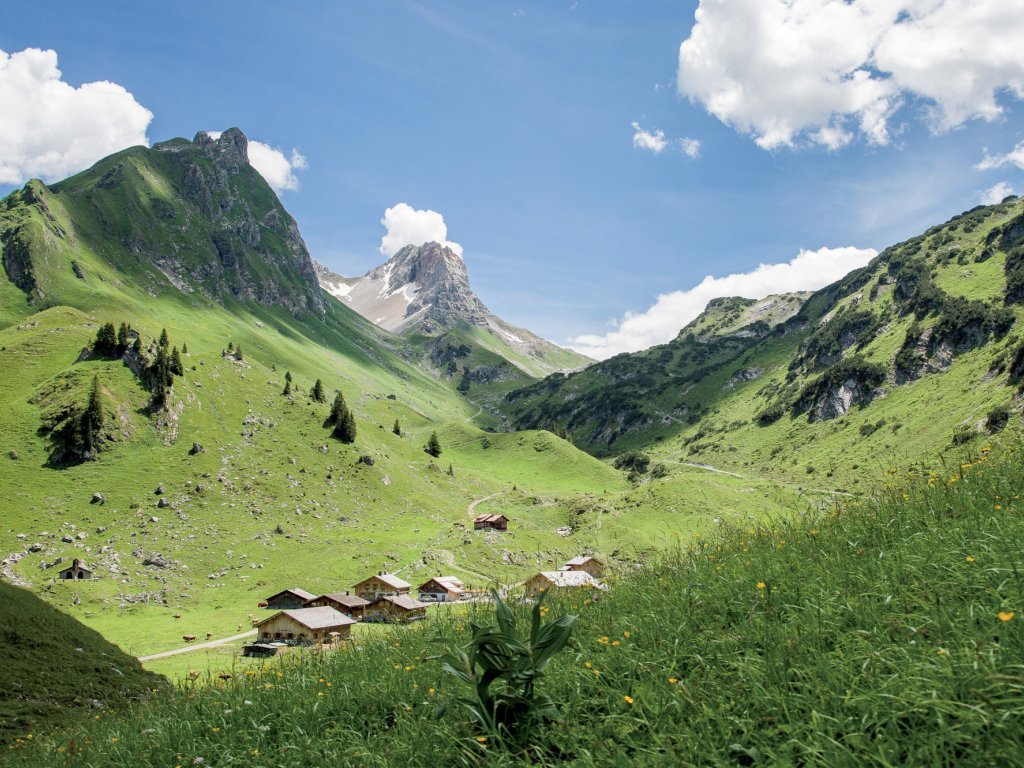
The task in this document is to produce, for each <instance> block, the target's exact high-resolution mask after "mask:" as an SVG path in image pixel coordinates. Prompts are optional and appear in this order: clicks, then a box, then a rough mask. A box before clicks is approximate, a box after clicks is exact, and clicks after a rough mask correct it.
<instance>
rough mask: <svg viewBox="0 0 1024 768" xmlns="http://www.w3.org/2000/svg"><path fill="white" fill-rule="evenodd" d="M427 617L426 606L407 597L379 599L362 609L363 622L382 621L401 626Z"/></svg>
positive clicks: (398, 596)
mask: <svg viewBox="0 0 1024 768" xmlns="http://www.w3.org/2000/svg"><path fill="white" fill-rule="evenodd" d="M426 617H427V604H426V603H421V602H420V601H419V600H413V599H412V598H411V597H409V596H408V595H397V596H391V595H389V596H387V597H380V598H378V599H376V600H374V601H373V602H372V603H370V604H369V605H368V606H366V607H365V608H364V609H363V620H364V621H382V622H384V623H386V624H403V623H405V622H407V621H419V620H420V619H425V618H426Z"/></svg>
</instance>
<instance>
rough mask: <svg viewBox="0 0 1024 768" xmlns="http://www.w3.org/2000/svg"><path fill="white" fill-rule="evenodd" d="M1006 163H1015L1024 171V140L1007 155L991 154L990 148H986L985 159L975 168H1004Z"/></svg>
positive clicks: (986, 169)
mask: <svg viewBox="0 0 1024 768" xmlns="http://www.w3.org/2000/svg"><path fill="white" fill-rule="evenodd" d="M1006 165H1013V166H1016V167H1017V168H1020V169H1021V170H1022V171H1024V141H1022V142H1021V143H1020V144H1018V145H1017V146H1015V147H1014V148H1013V149H1011V150H1010V151H1009V152H1007V153H1006V154H1005V155H990V154H989V153H988V150H985V159H984V160H982V161H981V162H980V163H978V164H977V165H976V166H975V168H977V169H978V170H980V171H988V170H991V169H993V168H1002V167H1003V166H1006Z"/></svg>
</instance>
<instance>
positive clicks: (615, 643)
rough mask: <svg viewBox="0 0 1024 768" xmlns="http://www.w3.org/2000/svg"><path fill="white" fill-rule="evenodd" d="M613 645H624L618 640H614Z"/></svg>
mask: <svg viewBox="0 0 1024 768" xmlns="http://www.w3.org/2000/svg"><path fill="white" fill-rule="evenodd" d="M612 645H622V643H620V642H619V641H618V640H612Z"/></svg>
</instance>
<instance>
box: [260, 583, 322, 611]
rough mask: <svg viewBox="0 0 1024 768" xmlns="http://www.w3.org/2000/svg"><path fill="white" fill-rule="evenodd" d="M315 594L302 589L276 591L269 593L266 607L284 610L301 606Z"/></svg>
mask: <svg viewBox="0 0 1024 768" xmlns="http://www.w3.org/2000/svg"><path fill="white" fill-rule="evenodd" d="M315 597H316V595H314V594H313V593H312V592H307V591H306V590H304V589H297V588H293V589H286V590H284V591H283V592H278V593H277V594H276V595H271V596H270V597H268V598H267V599H266V601H265V602H266V604H267V605H266V607H267V608H270V609H273V610H277V611H284V610H289V609H294V608H302V607H304V606H305V605H306V603H308V602H309V601H310V600H312V599H314V598H315Z"/></svg>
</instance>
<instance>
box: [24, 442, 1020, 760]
mask: <svg viewBox="0 0 1024 768" xmlns="http://www.w3.org/2000/svg"><path fill="white" fill-rule="evenodd" d="M885 479H886V481H887V483H886V485H884V486H883V487H881V488H880V490H878V492H877V493H875V494H874V495H873V496H871V497H870V498H867V499H865V500H862V501H858V502H851V503H849V504H842V505H838V506H835V507H834V508H833V509H831V510H828V511H823V512H818V513H808V514H806V515H801V516H797V517H795V518H782V519H779V520H775V521H760V522H759V521H750V522H745V521H744V522H736V523H733V524H727V525H723V526H722V528H721V529H720V531H719V532H718V534H716V535H714V536H708V537H704V538H703V539H700V540H698V541H696V542H695V543H694V544H693V545H691V546H690V547H688V548H685V549H684V548H683V547H682V546H680V547H679V548H678V549H677V551H675V552H674V553H673V552H669V553H667V554H666V555H665V556H664V557H663V558H662V559H661V560H660V561H659V562H658V563H656V564H651V565H649V566H648V567H646V568H644V569H642V570H640V571H637V572H634V573H630V574H628V575H623V576H622V577H620V578H619V579H617V580H615V583H614V584H613V586H612V589H611V591H610V592H608V593H605V594H600V595H599V596H597V597H596V599H595V598H594V595H589V596H586V597H584V596H580V597H577V598H575V599H573V598H571V597H567V598H562V599H557V600H553V601H552V603H551V613H550V614H549V616H557V615H559V614H560V613H563V612H573V613H577V614H578V615H579V620H578V622H577V626H576V630H575V633H574V639H573V648H572V650H570V651H567V652H564V653H562V654H561V655H560V656H558V657H557V658H556V659H555V661H554V663H553V664H552V666H551V667H550V668H549V670H548V675H547V677H546V678H545V679H544V680H543V681H542V687H543V690H544V691H545V692H547V693H549V694H550V695H551V696H552V697H553V699H554V700H555V702H556V703H557V704H558V706H559V708H560V710H561V712H560V720H559V721H558V722H556V723H553V724H551V725H550V726H549V728H548V729H547V731H546V733H545V734H544V735H543V736H541V737H540V738H539V739H538V740H537V741H536V743H535V744H534V746H533V748H531V749H530V750H529V751H527V752H524V753H520V754H510V753H508V752H505V751H503V750H502V749H500V748H499V745H496V744H495V743H494V740H493V735H490V736H488V735H487V734H481V733H479V732H478V731H477V730H475V729H474V726H473V725H472V724H471V723H470V722H469V721H468V718H467V716H466V714H465V712H464V711H463V710H462V709H460V708H459V706H458V705H457V704H456V703H454V702H453V699H454V697H455V696H456V695H458V694H459V693H461V691H459V690H458V688H457V684H456V683H455V682H454V681H453V679H452V678H450V677H449V676H448V675H445V674H444V673H443V671H442V670H441V669H440V668H439V663H438V662H437V661H434V660H432V659H431V657H432V656H435V655H436V654H437V652H438V648H439V646H438V644H437V640H438V639H441V640H443V641H445V642H447V643H459V642H465V640H466V639H467V638H468V635H469V627H468V617H466V616H465V615H464V614H462V613H453V614H446V613H445V612H444V611H443V610H442V611H440V612H439V613H438V614H436V615H435V616H434V617H433V619H432V620H431V621H430V622H428V623H425V624H421V625H419V626H415V627H405V628H396V629H395V630H394V631H386V630H385V631H383V632H379V633H374V634H367V635H365V636H364V637H363V638H362V639H361V640H360V642H359V643H357V644H356V646H355V647H354V648H353V649H352V650H349V651H342V652H338V653H331V654H322V655H319V656H315V655H307V656H302V655H294V656H293V657H292V658H291V660H289V661H286V662H285V663H284V664H281V665H278V666H276V667H270V666H268V667H266V668H265V669H249V670H245V671H242V672H241V674H239V675H237V676H236V677H234V678H233V679H231V680H229V681H226V682H222V681H219V680H214V681H213V683H214V684H213V685H210V686H203V687H196V686H186V687H184V688H182V689H180V690H178V691H177V692H176V693H174V694H173V695H171V696H168V697H166V698H164V699H162V700H160V701H154V702H150V703H146V704H142V705H138V706H136V707H134V708H133V709H132V710H131V711H129V712H125V713H121V714H115V715H110V716H104V717H101V718H100V719H99V720H95V721H89V722H86V723H85V724H83V725H82V726H81V727H80V728H77V729H74V730H73V731H72V733H69V734H64V735H61V736H60V737H59V738H38V739H36V743H35V744H33V745H32V746H31V747H25V748H20V749H16V750H13V751H12V752H11V753H10V762H11V764H13V765H43V764H53V763H57V762H59V763H60V764H62V765H70V766H98V765H103V766H132V767H133V768H135V767H136V766H166V765H190V764H206V765H218V766H230V765H247V766H295V767H296V768H297V767H299V766H312V765H323V764H346V765H403V766H404V765H424V766H435V765H436V766H440V765H459V764H461V765H477V764H487V765H513V764H522V765H527V764H554V763H558V762H561V763H563V764H569V765H578V766H586V765H622V764H627V763H632V764H641V765H758V764H764V765H792V764H798V765H799V764H802V765H821V766H826V765H827V766H842V765H851V766H853V765H879V766H882V765H886V766H888V765H929V766H953V765H956V766H975V765H977V766H991V765H1015V764H1020V763H1021V760H1022V758H1021V755H1022V754H1024V703H1022V702H1024V696H1022V693H1024V581H1022V580H1021V576H1020V570H1021V559H1020V547H1019V542H1020V540H1021V538H1022V536H1024V517H1022V516H1021V510H1022V501H1021V499H1020V496H1021V493H1022V492H1024V487H1022V486H1024V454H1022V452H1021V451H1020V449H1019V448H1016V447H1012V446H1011V447H1009V448H1006V449H1005V450H1002V451H1001V452H1000V455H999V456H998V457H997V458H994V459H990V458H989V453H988V451H987V450H984V451H980V452H979V454H978V455H977V456H976V458H974V459H972V460H964V461H963V462H962V463H960V464H956V465H952V466H945V467H937V468H935V469H933V470H926V469H922V470H920V471H916V472H912V473H910V474H909V475H906V474H901V475H893V474H889V475H887V476H886V478H885ZM474 610H476V611H479V614H477V617H478V618H479V619H483V620H487V619H488V618H489V616H490V613H491V609H490V608H489V607H488V606H479V607H478V608H476V609H474ZM523 610H524V611H525V608H524V609H523ZM446 702H447V703H448V706H447V708H446V709H447V711H446V712H445V713H444V714H443V715H442V716H440V717H438V716H437V715H438V713H439V706H441V705H443V704H444V703H446ZM197 758H202V761H199V762H197Z"/></svg>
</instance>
